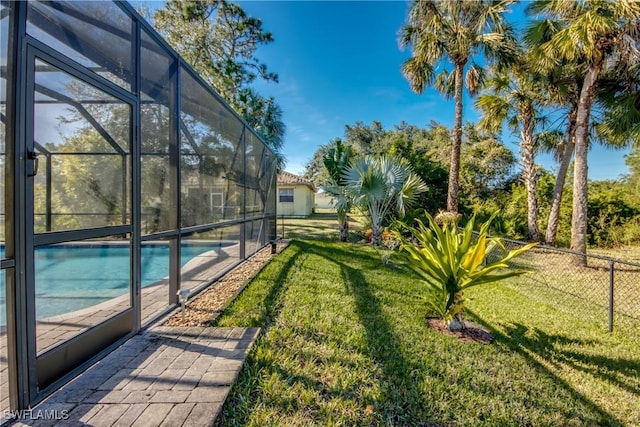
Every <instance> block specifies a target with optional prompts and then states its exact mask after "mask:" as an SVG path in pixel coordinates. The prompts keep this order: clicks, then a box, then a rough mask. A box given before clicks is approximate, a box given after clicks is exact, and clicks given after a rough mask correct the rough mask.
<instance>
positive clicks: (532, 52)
mask: <svg viewBox="0 0 640 427" xmlns="http://www.w3.org/2000/svg"><path fill="white" fill-rule="evenodd" d="M514 4H515V1H513V0H500V1H478V0H458V1H426V0H418V1H414V2H412V3H411V8H410V11H409V14H408V17H407V21H406V24H405V25H404V26H403V28H402V29H401V34H400V43H401V45H402V46H404V47H407V48H409V49H410V50H411V57H410V58H409V59H408V60H407V61H406V62H405V63H404V64H402V72H403V74H404V75H405V77H406V79H407V81H408V83H409V86H410V87H411V89H412V90H413V91H414V92H416V93H418V94H420V93H422V92H424V90H426V89H427V88H435V89H436V90H438V91H439V92H440V93H442V94H443V96H445V97H446V98H453V99H454V106H455V115H454V124H453V127H452V129H447V128H444V127H443V126H441V125H437V124H431V125H430V127H429V128H428V129H418V128H415V127H411V126H409V125H406V124H400V125H399V126H396V128H395V129H394V130H392V131H384V130H383V129H382V128H381V125H380V124H379V123H376V122H374V123H373V124H372V125H371V126H363V125H362V124H356V125H355V126H346V128H345V140H346V143H347V144H353V145H354V147H356V151H358V150H359V151H361V152H364V153H369V152H371V150H377V149H378V146H379V145H380V144H382V145H384V144H385V142H386V143H387V146H386V148H387V149H393V150H396V151H398V152H399V153H401V154H402V155H404V156H406V157H407V159H408V160H410V161H413V163H414V167H422V168H431V169H433V171H432V172H433V174H434V176H438V174H440V175H439V179H436V180H432V182H431V185H429V179H428V178H427V177H425V176H423V179H424V180H425V181H426V182H427V184H428V185H429V188H430V191H429V193H428V194H429V195H428V196H424V197H426V200H425V202H428V204H433V203H434V201H435V200H437V199H438V198H439V197H443V196H444V195H443V194H442V192H443V191H444V188H442V182H443V181H442V180H441V179H442V173H443V169H445V170H446V169H448V171H447V172H448V173H447V179H446V184H447V188H446V204H444V203H443V201H442V200H438V203H442V204H440V205H439V206H438V208H440V209H442V207H444V206H446V210H447V211H449V212H454V213H455V212H458V211H461V212H465V211H467V210H468V209H469V206H475V208H476V210H477V209H478V208H480V207H481V206H478V202H477V201H478V200H483V201H485V202H483V203H480V204H486V203H488V202H486V201H487V200H488V199H487V196H488V195H490V196H491V198H492V199H493V200H492V201H491V202H490V203H495V204H498V205H505V201H504V200H505V197H504V196H500V197H498V196H499V195H500V192H501V191H502V192H505V191H506V193H508V194H510V196H511V198H515V197H522V200H520V202H521V203H523V204H524V205H526V207H527V209H526V234H525V237H526V238H528V239H530V240H535V241H540V240H544V241H546V242H547V243H549V244H556V243H557V239H558V236H562V237H563V238H564V237H565V235H566V231H565V229H564V228H563V229H562V230H560V231H559V225H560V223H561V221H565V219H562V218H564V216H561V213H564V214H565V215H566V207H564V206H565V205H566V201H567V200H569V201H570V202H571V212H570V215H569V217H570V218H569V220H570V222H571V227H570V229H571V231H570V239H569V243H570V247H571V248H572V249H574V250H576V251H579V252H583V253H584V252H585V251H586V245H587V243H588V242H591V243H592V242H593V240H594V239H593V232H591V234H589V235H588V232H589V231H590V230H592V227H591V225H592V222H593V216H592V215H591V213H590V211H593V206H591V205H590V203H591V204H592V203H593V200H595V199H598V197H595V198H593V197H592V198H589V189H590V188H591V189H592V191H596V190H595V189H598V191H599V189H601V188H602V187H603V186H602V185H601V184H598V185H595V186H594V185H591V186H589V183H588V179H587V172H588V165H587V152H588V149H589V147H590V146H591V145H592V144H594V143H602V144H606V145H608V146H612V147H625V146H632V145H634V144H635V146H636V147H637V143H638V141H640V111H639V110H640V92H639V89H640V87H639V86H640V53H639V43H640V22H639V21H638V16H640V3H639V2H636V1H632V0H623V1H608V0H594V1H589V2H579V1H575V0H554V1H534V2H531V3H529V4H528V6H527V8H526V12H527V17H528V20H527V22H526V23H525V27H526V28H525V31H522V32H521V34H522V36H521V37H516V32H515V29H514V27H513V25H512V24H511V23H509V22H508V21H507V20H506V19H505V15H506V14H507V13H508V12H510V10H511V8H512V7H513V6H514ZM465 89H466V90H467V91H468V92H469V94H470V95H471V96H472V97H475V102H474V104H475V106H476V108H477V109H478V110H479V111H480V113H481V120H480V121H479V122H478V123H476V124H467V125H465V124H464V118H463V115H462V111H463V109H462V103H463V91H464V90H465ZM504 126H508V127H509V128H511V130H512V131H513V132H514V133H515V134H516V135H518V137H519V138H518V139H519V152H518V157H517V159H513V158H509V154H508V153H507V151H508V150H507V149H506V148H504V147H503V146H502V144H501V141H500V138H499V137H498V135H499V133H500V130H501V129H502V128H503V127H504ZM408 129H411V130H410V132H412V133H411V135H408V134H407V130H408ZM383 134H384V135H385V136H384V137H380V136H381V135H383ZM419 134H421V135H422V136H423V137H424V138H423V141H422V143H416V141H415V135H419ZM394 138H395V140H394V141H392V142H390V141H389V140H393V139H394ZM403 139H404V141H402V140H403ZM425 140H429V141H430V142H429V143H425V142H424V141H425ZM463 140H465V141H466V142H465V143H464V144H463ZM489 141H493V142H489ZM329 145H331V143H330V144H329ZM501 146H502V148H500V147H501ZM327 149H328V148H327V147H321V148H320V150H321V151H322V150H325V151H326V150H327ZM465 150H466V151H471V152H473V150H481V151H482V150H484V151H483V153H486V154H484V155H483V156H481V157H480V158H474V157H473V156H469V157H467V159H466V160H464V151H465ZM543 150H547V151H551V152H553V153H554V154H555V156H556V158H557V159H558V160H559V165H558V170H557V173H556V176H555V178H553V177H548V175H549V172H547V171H543V170H541V168H540V166H539V165H538V164H537V163H536V155H537V154H538V153H540V152H541V151H543ZM447 151H448V152H447ZM634 156H635V154H634V155H632V156H630V158H629V159H628V161H630V162H634V159H635V157H634ZM319 157H321V154H318V153H316V155H315V156H314V158H313V159H312V160H311V161H310V162H309V165H308V167H307V176H308V177H313V178H316V179H320V180H322V173H321V172H319V171H318V168H317V166H318V158H319ZM418 159H419V160H418ZM494 161H496V162H498V163H497V164H496V167H491V166H490V164H491V162H494ZM516 161H517V162H518V163H519V165H520V168H518V173H514V169H515V168H514V164H515V163H514V162H516ZM465 162H466V164H465ZM474 162H476V163H482V162H484V163H485V165H484V169H483V166H482V165H478V164H474ZM418 163H420V164H418ZM571 164H572V167H570V165H571ZM500 166H502V168H501V167H500ZM632 170H633V169H632ZM633 175H634V173H632V176H633ZM630 179H631V180H633V179H634V178H630ZM520 183H521V184H522V185H523V186H524V190H525V191H524V194H520V190H518V189H517V188H518V187H517V186H518V185H519V184H520ZM549 183H552V184H551V186H552V187H553V188H552V190H551V194H550V196H549V197H548V199H549V200H547V198H546V197H544V198H542V197H541V196H543V194H542V193H548V192H549V189H548V188H547V187H548V185H549ZM567 183H569V184H571V191H570V194H569V195H568V196H567V195H566V194H565V193H567V191H565V188H566V187H567ZM540 185H544V188H543V189H542V190H543V191H541V189H540V188H538V187H539V186H540ZM620 185H628V184H626V183H620ZM629 185H630V184H629ZM615 186H616V185H614V184H611V185H609V186H608V187H609V190H611V188H612V187H615ZM496 192H498V193H496ZM636 194H637V193H636ZM563 195H564V197H563ZM544 196H547V194H544ZM507 199H508V198H507ZM474 200H475V201H474ZM625 203H630V204H631V205H630V206H632V205H633V204H634V203H635V202H634V201H628V202H626V201H625ZM541 204H542V205H541ZM425 207H426V208H427V209H430V208H432V206H425ZM505 207H506V206H505ZM507 208H508V207H507ZM545 210H548V216H547V220H546V224H544V225H545V227H546V232H544V233H543V232H542V231H541V229H540V226H541V222H542V221H541V219H540V218H539V215H540V213H541V212H543V211H545ZM622 211H624V212H626V213H625V214H624V215H623V214H622ZM599 212H601V211H599ZM632 213H633V209H631V210H630V211H629V210H625V209H621V210H620V212H618V213H616V214H615V215H618V216H617V218H618V219H620V218H622V217H621V216H620V215H623V216H624V217H625V218H627V217H628V216H629V215H631V216H633V215H632ZM503 215H506V213H505V214H503ZM598 215H601V213H600V214H598ZM605 216H606V215H605ZM509 222H510V221H509V220H507V219H505V221H504V223H505V225H508V224H509ZM605 222H606V221H605ZM613 222H614V223H616V221H613ZM618 222H620V220H618ZM512 228H514V229H518V228H519V226H518V227H515V226H514V227H512ZM512 231H515V230H512ZM517 234H519V233H517ZM563 243H564V242H563ZM577 262H578V263H581V264H584V262H586V260H585V259H584V257H578V258H577Z"/></svg>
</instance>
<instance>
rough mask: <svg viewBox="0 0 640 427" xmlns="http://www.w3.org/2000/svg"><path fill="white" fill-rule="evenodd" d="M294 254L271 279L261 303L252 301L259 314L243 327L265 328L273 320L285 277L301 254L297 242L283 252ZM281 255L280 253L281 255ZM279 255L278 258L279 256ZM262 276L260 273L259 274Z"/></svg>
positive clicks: (227, 312) (230, 309)
mask: <svg viewBox="0 0 640 427" xmlns="http://www.w3.org/2000/svg"><path fill="white" fill-rule="evenodd" d="M296 248H297V249H298V250H297V251H296V253H295V254H293V255H292V256H291V257H290V258H289V259H288V260H287V262H285V263H284V264H283V265H282V268H281V269H280V271H279V273H278V275H277V276H276V277H274V278H273V281H272V283H273V285H272V286H271V287H270V288H269V291H268V292H267V294H266V295H265V296H264V298H263V299H262V300H261V301H253V302H254V303H255V304H257V305H260V306H262V308H261V310H260V314H259V316H258V317H257V318H255V319H251V320H250V321H249V322H248V324H246V325H243V326H244V327H262V328H267V327H268V326H269V325H270V324H271V322H273V319H274V318H275V317H276V315H277V313H278V310H279V309H280V307H281V298H280V297H281V295H282V294H283V292H284V291H285V289H286V284H287V281H286V279H287V276H288V275H289V272H290V270H291V268H292V267H293V265H294V264H295V263H296V261H297V259H298V258H299V257H300V255H301V254H302V253H303V248H301V247H300V243H299V242H292V243H291V244H290V245H289V247H287V248H286V249H285V250H284V251H289V250H295V249H296ZM284 251H283V252H284ZM281 254H282V253H281ZM281 254H280V256H281ZM261 274H262V272H261ZM249 287H250V286H246V287H245V288H244V289H243V291H242V292H241V293H240V295H238V296H237V297H236V301H237V300H239V299H240V297H241V296H242V294H243V293H244V292H246V291H247V290H248V289H249ZM235 309H236V307H235V303H232V304H231V305H230V306H228V307H227V308H226V309H225V310H224V311H223V312H222V313H221V315H220V316H219V317H217V318H216V319H215V320H214V321H213V322H211V325H210V326H218V325H219V322H220V320H221V319H223V318H224V317H225V316H226V315H230V314H231V313H233V312H234V311H235Z"/></svg>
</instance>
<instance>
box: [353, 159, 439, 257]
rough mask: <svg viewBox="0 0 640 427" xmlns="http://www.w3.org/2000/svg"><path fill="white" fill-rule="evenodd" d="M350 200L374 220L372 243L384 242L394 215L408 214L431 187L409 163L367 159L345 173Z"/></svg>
mask: <svg viewBox="0 0 640 427" xmlns="http://www.w3.org/2000/svg"><path fill="white" fill-rule="evenodd" d="M343 179H344V182H345V184H346V188H347V192H348V193H349V197H351V198H352V200H353V203H354V205H355V206H356V207H357V208H358V209H359V210H360V211H361V212H362V214H363V215H364V216H366V217H367V218H368V219H369V220H370V221H371V232H372V238H371V242H372V244H373V245H374V246H380V244H381V243H382V228H383V227H382V222H383V221H384V219H385V217H386V216H387V215H388V214H390V213H392V212H393V213H395V212H397V213H399V214H400V215H404V214H405V212H406V210H407V209H409V208H410V207H411V206H413V205H414V204H415V202H416V201H417V199H418V195H419V194H421V193H424V192H425V191H427V186H426V185H425V183H424V182H423V181H422V179H421V178H420V177H418V176H417V175H416V174H414V173H413V172H412V170H411V167H410V166H409V164H408V163H407V161H406V160H404V159H401V158H398V157H394V156H381V157H374V156H365V157H361V158H358V159H356V160H355V161H353V162H352V164H351V166H349V167H348V168H347V169H346V170H345V171H344V173H343Z"/></svg>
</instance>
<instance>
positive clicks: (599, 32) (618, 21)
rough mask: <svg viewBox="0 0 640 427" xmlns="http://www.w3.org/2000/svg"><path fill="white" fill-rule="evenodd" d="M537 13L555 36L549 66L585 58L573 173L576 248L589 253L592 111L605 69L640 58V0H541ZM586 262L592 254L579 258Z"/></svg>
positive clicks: (548, 49) (545, 55)
mask: <svg viewBox="0 0 640 427" xmlns="http://www.w3.org/2000/svg"><path fill="white" fill-rule="evenodd" d="M531 10H532V11H533V12H534V13H542V14H543V15H544V16H545V18H547V21H548V22H552V25H550V26H549V28H550V30H551V31H552V36H551V37H550V39H549V41H547V42H545V43H543V44H542V45H540V47H539V51H540V52H541V53H542V55H541V58H542V59H543V61H542V62H541V65H542V66H543V67H547V68H550V67H551V66H553V65H554V64H560V63H561V62H562V61H570V62H571V61H574V60H578V59H579V60H580V61H581V62H582V63H583V64H584V68H583V70H584V72H583V76H584V80H583V82H582V86H581V88H580V97H579V101H578V109H577V112H576V125H575V126H576V127H575V162H574V173H573V215H572V218H571V249H573V250H575V251H578V252H581V253H586V234H587V197H588V191H587V182H588V180H587V179H588V175H587V172H588V165H587V152H588V148H589V130H590V129H589V127H590V124H591V112H592V107H593V104H594V99H595V97H596V92H597V90H598V84H599V80H600V78H601V77H602V75H603V73H605V72H606V71H607V70H610V69H612V68H618V67H620V65H624V67H626V68H629V67H633V66H637V64H638V62H640V55H639V54H638V48H637V44H638V42H639V40H640V24H639V23H638V16H640V2H637V1H634V0H619V1H608V0H593V1H588V2H587V1H585V2H582V1H580V2H578V1H575V0H554V1H547V0H544V1H540V0H538V1H536V2H534V3H533V4H532V5H531ZM575 262H576V264H578V265H586V262H587V260H586V257H584V256H579V257H576V258H575Z"/></svg>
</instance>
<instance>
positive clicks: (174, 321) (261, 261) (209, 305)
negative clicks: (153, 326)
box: [162, 240, 289, 326]
mask: <svg viewBox="0 0 640 427" xmlns="http://www.w3.org/2000/svg"><path fill="white" fill-rule="evenodd" d="M288 245H289V241H288V240H279V241H278V244H277V249H276V252H277V253H280V252H282V250H283V249H284V248H286V247H287V246H288ZM273 257H274V255H272V254H271V246H270V245H267V246H266V247H264V248H262V249H261V250H259V251H258V252H256V253H255V254H254V255H253V256H252V257H251V258H249V259H247V260H246V261H244V262H243V263H241V264H239V265H238V266H236V267H235V268H234V269H233V270H231V271H229V272H228V273H227V274H225V275H224V276H222V277H221V278H220V279H219V280H218V281H216V282H215V283H213V284H212V285H211V286H209V287H208V288H207V289H206V290H204V291H202V292H201V293H200V294H198V295H197V296H196V297H194V298H193V299H192V300H190V301H189V302H188V303H187V307H186V309H185V311H184V314H183V313H182V311H181V310H180V309H178V310H176V311H175V312H174V313H173V314H171V316H170V317H169V318H168V319H167V320H165V321H164V323H163V324H162V326H208V324H209V322H211V321H212V320H214V319H215V318H216V317H218V316H219V315H220V313H222V311H223V310H224V309H225V308H226V307H227V306H228V305H229V304H230V303H231V302H232V301H233V300H234V299H235V297H236V296H238V294H239V293H240V292H242V290H243V289H244V287H245V286H246V285H247V284H248V283H249V282H250V281H251V279H253V278H254V277H255V276H256V274H258V273H259V272H260V270H262V268H263V267H264V266H265V265H267V264H268V263H269V261H271V258H273Z"/></svg>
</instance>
